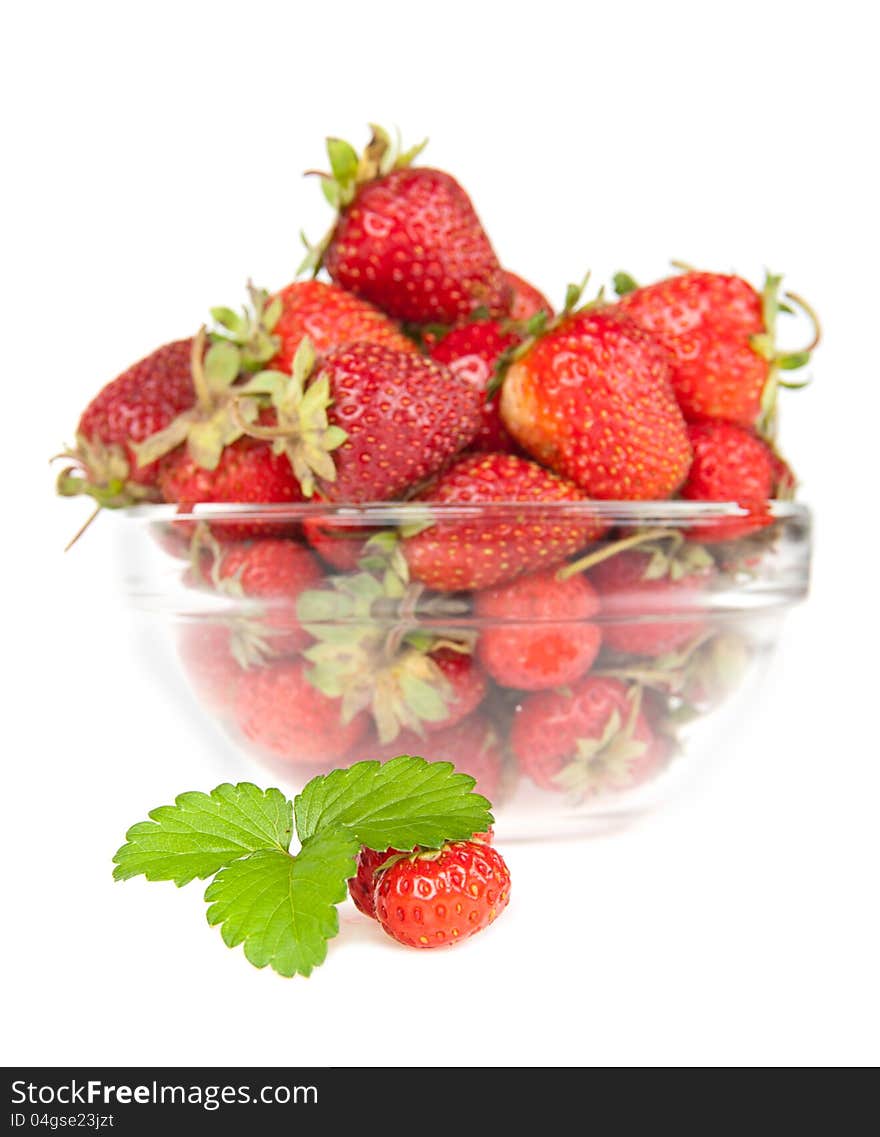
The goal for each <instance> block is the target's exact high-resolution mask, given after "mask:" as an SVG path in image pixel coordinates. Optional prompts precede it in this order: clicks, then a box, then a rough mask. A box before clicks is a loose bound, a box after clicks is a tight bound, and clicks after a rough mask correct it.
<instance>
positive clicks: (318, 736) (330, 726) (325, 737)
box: [235, 660, 369, 766]
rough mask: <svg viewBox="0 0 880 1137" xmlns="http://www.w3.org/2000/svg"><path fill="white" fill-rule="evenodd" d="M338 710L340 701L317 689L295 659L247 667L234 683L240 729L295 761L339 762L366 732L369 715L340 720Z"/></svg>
mask: <svg viewBox="0 0 880 1137" xmlns="http://www.w3.org/2000/svg"><path fill="white" fill-rule="evenodd" d="M340 712H341V705H340V701H339V700H338V699H331V698H328V697H327V696H326V695H325V694H323V693H322V692H321V691H319V690H317V689H316V688H315V687H314V686H313V685H312V684H311V683H310V682H309V680H308V679H307V678H306V669H305V665H304V664H303V663H302V662H301V661H299V660H281V661H279V662H278V663H273V664H271V665H270V666H269V667H260V668H255V669H253V670H251V671H247V672H245V673H244V674H243V675H242V677H241V680H240V682H239V684H238V690H237V693H236V701H235V718H236V722H237V723H238V727H239V729H240V730H241V732H242V734H243V735H244V736H245V737H246V738H247V739H249V740H250V741H251V742H253V743H254V744H255V745H257V746H258V747H259V748H260V749H261V750H262V751H264V752H265V753H267V754H268V755H270V756H272V757H274V758H277V759H282V760H283V761H284V762H286V763H288V762H289V763H290V764H292V765H295V766H308V765H316V764H320V763H323V762H328V761H332V762H337V761H338V759H339V757H340V756H341V755H342V754H344V753H345V751H346V750H348V749H349V748H350V747H351V746H353V745H354V743H355V742H356V741H357V739H358V738H360V737H362V736H363V735H364V734H365V733H366V730H367V728H368V726H369V718H368V717H367V715H365V714H364V713H363V712H359V713H357V714H355V715H354V716H353V717H352V718H351V719H350V720H349V721H348V722H343V721H342V716H341V713H340Z"/></svg>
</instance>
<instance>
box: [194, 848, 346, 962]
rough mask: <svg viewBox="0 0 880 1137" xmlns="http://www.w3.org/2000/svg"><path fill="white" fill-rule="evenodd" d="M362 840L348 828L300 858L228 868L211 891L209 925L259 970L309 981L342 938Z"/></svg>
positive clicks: (256, 859) (268, 858)
mask: <svg viewBox="0 0 880 1137" xmlns="http://www.w3.org/2000/svg"><path fill="white" fill-rule="evenodd" d="M358 849H359V845H358V841H357V838H356V837H355V836H354V834H353V833H352V832H351V831H350V830H347V829H325V830H324V831H322V832H321V833H318V834H316V835H315V836H313V837H312V838H310V839H309V840H308V841H305V842H304V843H303V847H302V848H301V849H300V851H299V852H298V853H297V854H296V856H295V857H292V856H290V854H289V853H283V852H281V851H280V850H277V849H264V850H261V851H260V852H256V853H252V854H251V855H250V856H249V857H245V858H244V859H243V860H239V861H236V862H235V863H234V864H232V865H229V867H228V868H224V869H222V870H221V871H220V872H219V873H218V874H217V876H216V877H215V878H214V880H213V882H212V883H211V884H210V885H209V886H208V888H207V890H206V892H205V900H206V901H208V902H209V903H210V905H211V906H210V908H209V909H208V912H207V917H208V923H209V924H211V925H216V924H219V925H220V932H221V935H222V936H223V941H224V943H225V944H226V945H227V946H228V947H236V946H237V945H238V944H244V954H245V956H246V958H247V959H248V960H249V961H250V962H251V963H252V964H253V965H254V967H266V966H269V967H272V968H273V969H274V970H275V971H277V972H278V974H279V975H284V976H286V977H288V978H289V977H291V976H293V975H310V974H311V971H312V969H313V968H315V967H318V966H320V965H321V964H322V963H323V962H324V960H325V958H326V956H327V941H328V940H331V939H332V938H333V937H334V936H335V935H336V933H337V932H338V931H339V917H338V915H337V912H336V905H337V904H339V903H340V901H342V900H344V899H345V896H346V881H347V880H348V879H349V878H350V877H352V876H354V874H355V871H356V868H357V864H356V857H357V854H358Z"/></svg>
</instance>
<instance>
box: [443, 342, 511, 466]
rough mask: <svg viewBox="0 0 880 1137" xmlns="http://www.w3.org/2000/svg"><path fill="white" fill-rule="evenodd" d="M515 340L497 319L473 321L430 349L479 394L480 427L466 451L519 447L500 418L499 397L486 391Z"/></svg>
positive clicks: (500, 450) (509, 449)
mask: <svg viewBox="0 0 880 1137" xmlns="http://www.w3.org/2000/svg"><path fill="white" fill-rule="evenodd" d="M518 342H519V337H518V336H516V335H515V334H514V333H513V332H508V331H505V330H504V329H503V328H502V326H501V324H500V323H498V321H497V320H476V321H474V322H473V323H469V324H460V325H459V326H458V327H457V328H453V329H452V330H451V331H449V332H448V333H447V334H446V335H445V336H443V338H442V339H441V340H439V341H438V342H437V343H436V344H435V345H434V346H433V347H432V348H431V351H430V355H431V358H432V359H435V360H437V362H438V363H443V364H445V365H446V366H447V367H448V368H449V370H450V371H451V372H452V374H453V375H455V376H456V377H457V378H458V379H461V380H462V382H464V383H467V385H468V386H469V387H472V388H473V390H474V391H476V392H477V394H478V395H479V397H480V426H479V429H478V431H477V434H476V437H475V438H474V440H473V442H471V444H470V445H469V446H468V450H473V451H485V452H489V451H496V452H506V453H510V454H513V453H516V452H517V451H518V449H519V448H518V446H517V445H516V443H515V442H514V440H513V439H512V438H511V437H510V435H509V434H508V433H507V429H506V428H505V426H504V423H503V422H502V421H501V402H500V399H498V398H492V399H489V398H487V394H486V392H487V390H488V387H489V384H490V382H491V381H492V380H493V379H494V378H495V368H496V366H497V364H498V361H499V360H500V358H501V356H502V355H503V354H504V352H505V351H506V350H507V349H508V348H511V347H513V346H514V345H515V344H516V343H518Z"/></svg>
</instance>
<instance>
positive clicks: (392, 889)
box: [375, 841, 510, 948]
mask: <svg viewBox="0 0 880 1137" xmlns="http://www.w3.org/2000/svg"><path fill="white" fill-rule="evenodd" d="M509 899H510V872H509V871H508V868H507V865H506V864H505V863H504V859H503V858H502V856H501V854H500V853H499V852H498V851H497V850H496V849H493V848H492V846H491V845H485V844H483V843H482V842H479V841H457V842H455V843H454V844H451V845H446V846H445V847H444V848H443V849H441V850H439V851H438V852H427V853H413V854H411V855H409V856H405V857H402V858H401V859H400V860H396V861H391V862H389V863H387V864H386V866H385V867H383V868H382V869H381V870H380V872H379V879H378V881H377V883H376V891H375V905H376V918H377V919H378V921H379V923H380V924H381V925H382V927H383V928H384V929H385V931H386V932H387V933H388V935H389V936H392V937H393V938H394V939H395V940H397V941H398V942H399V943H402V944H406V945H407V946H409V947H414V948H436V947H448V946H451V945H452V944H454V943H456V942H457V941H459V940H463V939H465V938H466V937H467V936H472V935H474V933H476V932H479V931H482V929H483V928H487V927H488V926H489V924H491V923H492V921H493V920H495V919H496V917H497V916H498V915H500V913H501V912H503V911H504V909H505V908H506V907H507V904H508V901H509Z"/></svg>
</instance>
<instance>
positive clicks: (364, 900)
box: [348, 848, 404, 920]
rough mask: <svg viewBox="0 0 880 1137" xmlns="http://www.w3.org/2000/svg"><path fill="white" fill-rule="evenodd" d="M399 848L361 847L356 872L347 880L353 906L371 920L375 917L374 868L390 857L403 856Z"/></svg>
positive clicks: (378, 867)
mask: <svg viewBox="0 0 880 1137" xmlns="http://www.w3.org/2000/svg"><path fill="white" fill-rule="evenodd" d="M403 855H404V854H402V853H401V852H400V850H399V849H386V850H385V851H384V852H383V853H377V852H376V850H375V849H367V848H363V849H361V851H360V853H359V854H358V859H357V873H356V874H355V875H354V876H353V877H352V878H351V880H350V881H349V882H348V894H349V896H350V897H351V898H352V900H353V901H354V906H355V908H357V910H358V911H359V912H363V914H364V915H365V916H369V917H370V919H371V920H375V919H376V870H377V869H380V868H381V867H382V865H384V864H385V862H386V861H388V860H390V859H391V858H392V857H400V856H403Z"/></svg>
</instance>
